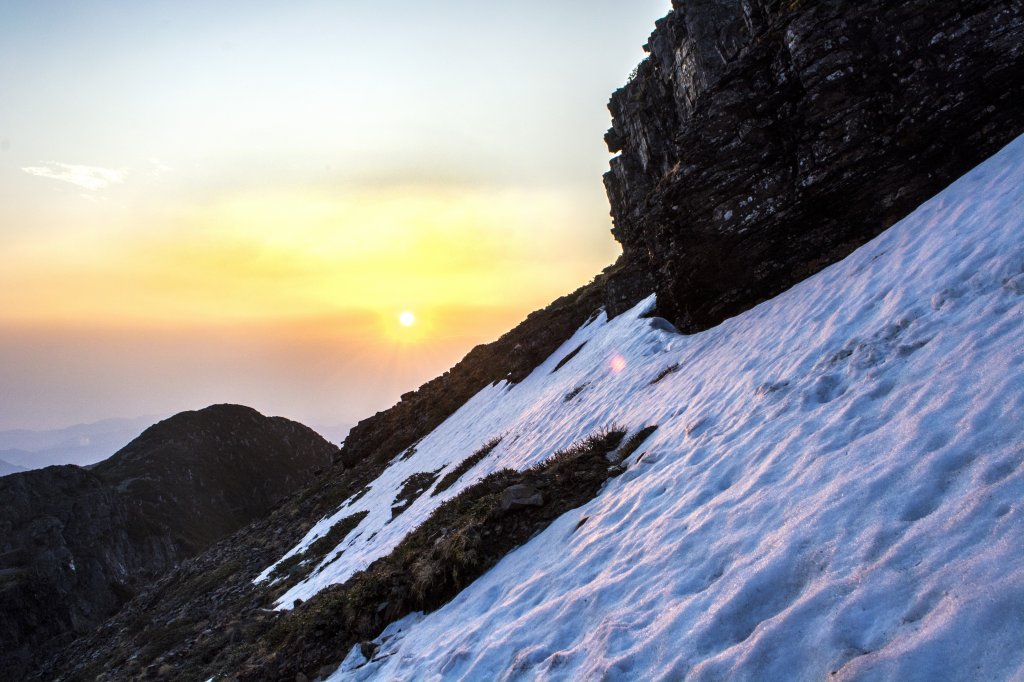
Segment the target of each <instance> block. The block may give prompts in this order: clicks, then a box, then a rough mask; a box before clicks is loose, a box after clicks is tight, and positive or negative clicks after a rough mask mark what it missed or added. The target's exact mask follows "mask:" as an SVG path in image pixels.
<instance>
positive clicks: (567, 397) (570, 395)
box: [562, 381, 590, 403]
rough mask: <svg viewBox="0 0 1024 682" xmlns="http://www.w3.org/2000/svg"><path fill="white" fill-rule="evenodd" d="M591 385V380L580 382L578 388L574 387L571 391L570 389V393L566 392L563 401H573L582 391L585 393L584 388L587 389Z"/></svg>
mask: <svg viewBox="0 0 1024 682" xmlns="http://www.w3.org/2000/svg"><path fill="white" fill-rule="evenodd" d="M589 385H590V382H589V381H584V382H583V383H582V384H580V385H579V386H577V387H576V388H574V389H572V390H571V391H569V392H568V393H566V394H565V397H564V398H562V402H564V403H567V402H569V401H571V400H572V399H573V398H575V397H576V396H578V395H579V394H580V393H583V390H584V389H586V387H587V386H589Z"/></svg>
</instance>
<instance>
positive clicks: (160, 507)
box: [0, 405, 337, 679]
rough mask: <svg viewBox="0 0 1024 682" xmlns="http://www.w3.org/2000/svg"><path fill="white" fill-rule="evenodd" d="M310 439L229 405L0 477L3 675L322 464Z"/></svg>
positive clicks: (98, 618) (322, 454)
mask: <svg viewBox="0 0 1024 682" xmlns="http://www.w3.org/2000/svg"><path fill="white" fill-rule="evenodd" d="M336 451H337V448H336V447H335V446H333V445H331V444H330V443H328V442H327V441H326V440H324V439H323V438H321V437H320V436H319V435H317V434H316V433H315V432H313V431H312V430H310V429H308V428H306V427H304V426H302V425H301V424H297V423H295V422H291V421H289V420H287V419H281V418H279V417H275V418H268V417H264V416H263V415H261V414H259V413H258V412H256V411H255V410H252V409H250V408H246V407H240V406H237V405H216V406H213V407H209V408H206V409H204V410H199V411H196V412H185V413H182V414H179V415H176V416H174V417H171V418H170V419H167V420H165V421H163V422H160V423H159V424H157V425H155V426H152V427H150V428H149V429H147V430H146V431H145V432H144V433H143V434H142V435H141V436H139V437H138V438H137V439H136V440H134V441H132V442H131V443H129V444H128V445H127V446H125V447H124V448H123V449H122V450H121V451H119V452H118V453H117V454H116V455H114V456H113V457H112V458H110V459H108V460H106V461H104V462H101V463H100V464H98V465H96V466H94V467H91V468H89V469H85V468H82V467H78V466H73V465H67V466H59V467H48V468H46V469H41V470H39V471H30V472H26V473H23V474H14V475H11V476H5V477H3V478H2V479H0V500H3V504H2V505H0V668H2V669H3V671H4V672H0V678H4V677H5V675H11V677H9V678H7V679H23V678H24V676H23V675H21V674H20V673H19V671H23V670H24V669H25V668H26V667H28V666H30V665H31V664H32V663H33V660H36V661H37V660H39V658H40V657H41V656H43V655H44V654H45V653H46V652H47V651H49V650H51V649H52V648H54V647H57V646H60V645H62V644H66V643H67V642H69V641H71V640H73V639H74V638H75V637H77V636H79V635H81V634H82V633H84V632H88V631H90V630H91V629H92V628H94V627H95V626H96V625H97V624H98V623H100V622H102V621H103V620H105V619H106V618H107V617H109V616H110V615H111V614H113V613H114V612H116V611H117V610H118V609H119V608H120V607H121V606H122V605H123V604H124V603H125V602H126V601H127V600H129V599H130V598H131V597H132V596H133V595H134V594H135V593H136V592H137V591H139V590H140V589H142V588H143V587H145V586H146V584H147V583H148V582H150V581H152V580H154V579H155V578H157V577H159V576H161V575H163V574H164V573H166V572H168V571H169V570H170V569H172V568H173V567H174V566H175V565H177V564H178V563H179V562H180V561H182V560H183V559H185V558H186V557H190V556H193V555H194V554H196V553H198V552H200V551H202V550H204V549H206V548H207V547H208V546H209V545H210V544H212V543H213V542H215V541H216V540H219V539H220V538H222V537H224V536H226V535H228V534H230V533H231V532H233V531H235V530H237V529H238V528H240V527H241V526H243V525H245V524H247V523H249V522H251V521H252V520H253V519H255V518H259V517H261V516H263V515H265V514H266V513H267V512H268V511H269V510H270V509H271V508H272V507H273V506H274V505H275V504H276V503H278V502H279V501H280V500H281V499H282V498H283V497H285V496H286V495H288V494H289V493H291V492H293V491H295V490H296V489H298V488H300V487H302V486H303V485H305V484H307V483H309V482H310V481H311V480H312V479H313V477H314V476H315V475H316V472H317V471H320V470H322V469H323V468H325V467H328V466H330V463H331V459H332V458H333V456H334V455H335V453H336Z"/></svg>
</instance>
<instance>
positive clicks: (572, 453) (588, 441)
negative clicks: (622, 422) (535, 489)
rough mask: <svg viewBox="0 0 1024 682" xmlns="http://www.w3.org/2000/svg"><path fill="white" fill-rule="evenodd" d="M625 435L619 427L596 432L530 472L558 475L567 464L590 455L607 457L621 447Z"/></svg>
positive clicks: (536, 465) (559, 451)
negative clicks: (551, 471) (548, 472)
mask: <svg viewBox="0 0 1024 682" xmlns="http://www.w3.org/2000/svg"><path fill="white" fill-rule="evenodd" d="M625 435H626V429H624V428H622V427H621V426H618V425H613V426H610V427H608V428H607V429H602V430H600V431H595V432H594V433H592V434H590V435H589V436H587V437H586V438H584V439H582V440H578V441H576V442H575V443H573V444H572V445H570V446H569V447H567V448H566V449H564V450H558V451H557V452H555V453H554V454H552V455H551V456H550V457H548V458H547V459H545V460H544V461H543V462H541V463H540V464H535V465H533V467H532V468H531V469H530V471H532V472H534V473H540V472H543V471H548V470H553V471H555V472H556V473H557V472H560V471H562V470H563V469H564V468H565V466H566V465H567V464H569V463H572V462H574V461H576V460H578V459H580V458H581V457H584V456H586V455H588V454H592V453H595V452H600V453H602V454H604V455H606V454H608V453H609V452H611V451H612V450H614V449H615V448H617V447H618V446H619V443H621V442H622V439H623V437H624V436H625Z"/></svg>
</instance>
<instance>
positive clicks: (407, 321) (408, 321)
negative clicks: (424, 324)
mask: <svg viewBox="0 0 1024 682" xmlns="http://www.w3.org/2000/svg"><path fill="white" fill-rule="evenodd" d="M398 322H399V323H400V324H401V325H402V326H403V327H411V326H413V325H414V324H416V316H415V315H413V314H412V313H411V312H409V311H408V310H406V311H405V312H404V313H402V314H401V315H399V316H398Z"/></svg>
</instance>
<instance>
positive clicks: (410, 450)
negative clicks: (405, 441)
mask: <svg viewBox="0 0 1024 682" xmlns="http://www.w3.org/2000/svg"><path fill="white" fill-rule="evenodd" d="M422 441H423V439H422V438H420V439H418V440H417V441H416V442H415V443H413V444H412V445H410V446H409V447H408V448H407V449H406V451H405V452H403V453H402V454H401V455H399V458H400V459H399V461H401V462H404V461H405V460H407V459H409V458H410V457H412V456H413V455H415V454H416V448H418V447H419V445H420V443H421V442H422Z"/></svg>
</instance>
